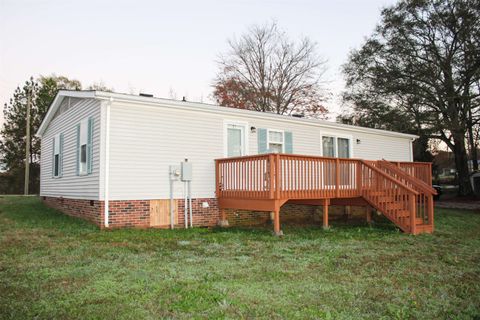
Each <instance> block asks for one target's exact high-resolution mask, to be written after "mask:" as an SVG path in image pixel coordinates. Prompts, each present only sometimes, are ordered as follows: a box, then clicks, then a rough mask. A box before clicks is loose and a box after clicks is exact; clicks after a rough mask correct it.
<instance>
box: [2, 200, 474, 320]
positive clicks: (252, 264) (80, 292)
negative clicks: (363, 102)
mask: <svg viewBox="0 0 480 320" xmlns="http://www.w3.org/2000/svg"><path fill="white" fill-rule="evenodd" d="M283 230H284V232H285V234H286V235H285V237H283V238H277V237H273V236H272V235H271V231H270V229H235V228H231V229H226V230H220V229H214V230H208V229H191V230H174V231H170V230H114V231H100V230H98V229H97V228H96V227H94V226H93V225H90V224H88V223H86V222H84V221H82V220H78V219H74V218H70V217H67V216H64V215H62V214H60V213H58V212H57V211H55V210H52V209H48V208H46V207H44V206H43V205H42V204H41V203H40V201H39V200H38V199H37V198H34V197H29V198H21V197H0V318H2V319H52V318H56V319H58V318H61V319H72V318H73V319H74V318H82V319H102V318H104V319H113V318H115V319H158V318H180V319H182V318H183V319H187V318H188V319H190V318H209V319H210V318H268V319H272V318H273V319H275V318H277V319H295V318H298V319H318V318H325V319H338V318H342V319H359V318H385V319H391V318H399V319H443V318H454V319H457V318H458V319H472V318H477V319H479V317H480V214H479V213H474V212H469V211H455V210H440V209H438V210H437V211H436V232H435V234H433V235H419V236H409V235H405V234H402V233H400V232H398V231H397V230H396V229H395V228H394V227H393V226H392V225H390V224H389V223H385V224H377V225H376V226H375V227H372V228H370V227H367V226H358V225H357V226H352V225H335V224H333V227H332V228H331V229H330V230H328V231H324V230H322V229H321V228H319V227H294V226H290V227H289V226H283Z"/></svg>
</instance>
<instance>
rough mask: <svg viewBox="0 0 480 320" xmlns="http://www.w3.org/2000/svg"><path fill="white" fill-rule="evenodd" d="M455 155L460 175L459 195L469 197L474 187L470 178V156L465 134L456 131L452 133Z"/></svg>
mask: <svg viewBox="0 0 480 320" xmlns="http://www.w3.org/2000/svg"><path fill="white" fill-rule="evenodd" d="M452 136H453V141H454V143H455V145H454V147H453V154H454V156H455V167H456V169H457V174H458V195H459V196H461V197H463V196H468V195H471V194H472V186H471V184H470V176H469V173H468V156H467V150H466V148H465V132H464V131H456V132H453V133H452Z"/></svg>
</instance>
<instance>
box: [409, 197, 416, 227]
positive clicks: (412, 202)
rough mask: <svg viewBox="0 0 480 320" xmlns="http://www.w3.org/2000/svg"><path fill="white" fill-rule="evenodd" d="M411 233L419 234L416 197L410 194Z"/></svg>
mask: <svg viewBox="0 0 480 320" xmlns="http://www.w3.org/2000/svg"><path fill="white" fill-rule="evenodd" d="M409 200H410V233H411V234H417V210H416V209H417V208H416V205H415V204H416V200H417V199H416V196H415V195H414V194H410V197H409Z"/></svg>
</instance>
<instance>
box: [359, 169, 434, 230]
mask: <svg viewBox="0 0 480 320" xmlns="http://www.w3.org/2000/svg"><path fill="white" fill-rule="evenodd" d="M362 177H363V178H364V179H365V180H364V181H363V184H362V185H363V186H365V187H364V188H362V197H363V198H364V199H365V200H366V201H367V202H368V203H369V204H370V205H371V206H372V207H374V208H375V209H376V210H378V211H380V212H382V213H383V214H384V215H385V217H387V218H388V219H389V220H390V221H392V222H393V223H394V224H396V225H397V226H398V227H399V228H400V229H401V230H402V231H404V232H407V233H411V234H420V233H432V232H433V229H434V228H433V196H434V195H435V194H436V190H435V189H434V188H432V187H431V186H429V185H427V184H426V183H424V182H423V181H421V180H419V179H417V178H415V177H413V176H411V175H410V174H408V173H407V172H405V171H403V170H401V169H400V168H399V167H396V166H394V165H393V164H391V163H390V162H388V161H385V160H381V161H375V162H373V161H371V162H367V161H362Z"/></svg>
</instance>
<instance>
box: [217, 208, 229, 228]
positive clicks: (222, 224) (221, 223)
mask: <svg viewBox="0 0 480 320" xmlns="http://www.w3.org/2000/svg"><path fill="white" fill-rule="evenodd" d="M218 226H219V227H228V220H227V213H226V211H225V209H224V208H221V209H220V220H218Z"/></svg>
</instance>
